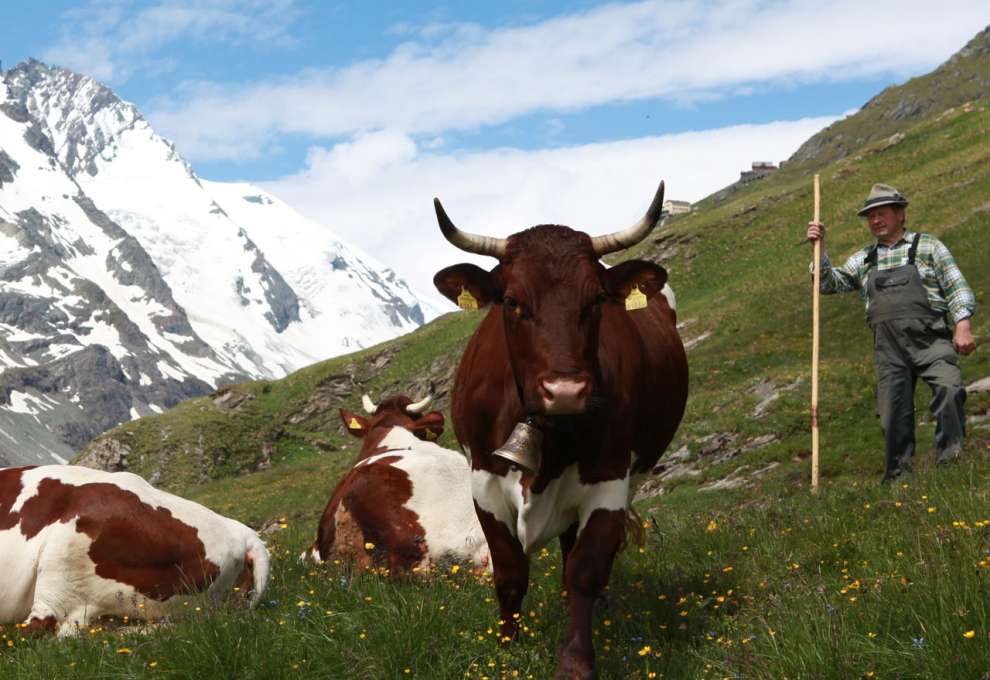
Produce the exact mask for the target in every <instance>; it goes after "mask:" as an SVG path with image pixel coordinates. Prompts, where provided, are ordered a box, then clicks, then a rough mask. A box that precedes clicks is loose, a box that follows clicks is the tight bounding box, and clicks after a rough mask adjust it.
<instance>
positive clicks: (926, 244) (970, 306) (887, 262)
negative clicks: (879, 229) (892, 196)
mask: <svg viewBox="0 0 990 680" xmlns="http://www.w3.org/2000/svg"><path fill="white" fill-rule="evenodd" d="M913 240H914V232H913V231H910V230H905V232H904V235H903V236H901V239H900V240H899V241H898V242H897V243H895V244H894V245H892V246H885V245H884V244H882V243H878V244H877V268H878V269H879V270H881V271H883V270H886V269H894V268H896V267H901V266H903V265H905V264H907V261H908V251H909V250H910V249H911V241H913ZM872 247H873V246H872V245H870V246H866V247H865V248H863V249H862V250H860V251H858V252H856V253H855V254H854V255H853V256H852V257H850V258H849V259H848V260H846V263H845V264H844V265H842V266H841V267H833V266H832V263H831V262H830V261H829V258H828V255H826V254H825V253H822V261H821V269H822V271H821V291H822V293H825V294H829V293H848V292H850V291H854V290H857V289H858V290H859V293H860V295H861V296H862V298H863V301H864V302H865V304H866V309H867V310H869V308H870V300H869V298H868V297H867V295H866V279H867V275H868V273H869V270H868V269H867V267H866V256H867V254H869V252H870V249H871V248H872ZM914 263H915V266H916V267H917V268H918V273H919V274H921V282H922V283H923V284H924V286H925V290H926V291H927V292H928V304H930V305H931V307H932V309H934V310H935V311H937V312H941V313H942V314H945V315H946V318H947V319H948V320H949V321H951V322H952V325H953V326H955V325H956V324H957V323H959V322H960V321H962V320H963V319H966V318H969V317H971V316H973V312H974V311H975V309H976V297H975V296H974V295H973V289H972V288H970V287H969V284H968V283H966V279H965V278H963V275H962V272H961V271H959V267H958V266H957V265H956V261H955V259H954V258H953V257H952V253H950V252H949V249H948V248H946V247H945V244H943V243H942V242H941V241H939V240H938V239H937V238H935V237H934V236H931V235H930V234H922V235H921V239H919V241H918V252H917V255H916V256H915V261H914Z"/></svg>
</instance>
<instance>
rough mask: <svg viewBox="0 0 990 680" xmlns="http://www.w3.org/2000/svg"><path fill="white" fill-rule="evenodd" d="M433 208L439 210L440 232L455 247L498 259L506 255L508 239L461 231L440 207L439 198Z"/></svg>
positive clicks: (435, 200) (434, 202) (435, 199)
mask: <svg viewBox="0 0 990 680" xmlns="http://www.w3.org/2000/svg"><path fill="white" fill-rule="evenodd" d="M433 207H434V208H436V209H437V222H439V223H440V231H442V232H443V236H444V238H446V239H447V240H448V241H450V242H451V243H453V244H454V245H455V246H457V247H458V248H460V249H461V250H466V251H467V252H469V253H477V254H478V255H491V256H492V257H497V258H501V257H502V256H504V255H505V244H506V243H507V241H506V239H504V238H492V237H491V236H480V235H479V234H470V233H468V232H466V231H461V230H460V229H458V228H457V227H455V226H454V223H453V222H451V221H450V218H449V217H447V213H446V212H445V211H444V209H443V206H442V205H440V199H439V198H434V199H433Z"/></svg>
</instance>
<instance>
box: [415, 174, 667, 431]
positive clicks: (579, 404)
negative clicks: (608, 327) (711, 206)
mask: <svg viewBox="0 0 990 680" xmlns="http://www.w3.org/2000/svg"><path fill="white" fill-rule="evenodd" d="M663 189H664V185H663V182H661V183H660V187H659V189H658V190H657V193H656V196H655V197H654V198H653V203H652V204H651V205H650V209H649V210H648V211H647V213H646V215H645V216H644V217H643V219H641V220H640V221H639V222H637V223H636V224H635V225H633V226H632V227H630V228H628V229H625V230H622V231H618V232H615V233H612V234H607V235H605V236H596V237H594V238H592V237H590V236H588V235H587V234H585V233H583V232H579V231H574V230H572V229H570V228H568V227H562V226H557V225H540V226H536V227H532V228H531V229H527V230H525V231H522V232H519V233H518V234H513V235H512V236H510V237H508V238H507V239H497V238H491V237H487V236H478V235H475V234H469V233H466V232H462V231H460V230H459V229H458V228H457V227H455V226H454V224H453V223H452V222H451V220H450V218H449V217H447V213H446V212H445V211H444V209H443V206H441V205H440V201H439V200H438V199H434V205H435V207H436V212H437V220H438V221H439V223H440V230H441V231H442V232H443V235H444V236H445V237H446V238H447V240H448V241H450V242H451V243H453V244H454V245H455V246H457V247H458V248H460V249H461V250H465V251H467V252H471V253H478V254H481V255H491V256H492V257H496V258H498V261H499V264H498V265H497V266H496V267H495V268H494V269H492V270H491V271H485V270H484V269H481V268H480V267H477V266H475V265H473V264H457V265H454V266H452V267H447V268H446V269H442V270H441V271H439V272H438V273H437V275H436V276H435V277H434V278H433V283H434V284H435V285H436V287H437V289H438V290H439V291H440V292H441V293H443V294H444V295H445V296H446V297H447V298H449V299H450V300H452V301H454V302H458V300H459V299H460V301H461V304H462V306H463V303H464V300H465V299H466V300H468V302H469V304H477V306H478V307H485V306H487V305H499V306H501V308H502V310H501V313H502V316H503V319H504V327H505V334H506V343H507V346H508V353H509V357H510V362H511V364H512V371H513V373H514V375H515V381H516V385H517V387H518V389H519V392H520V394H521V396H522V400H523V407H524V409H525V411H526V413H528V414H546V415H565V414H576V413H583V412H584V411H585V410H586V408H587V407H588V404H589V401H591V400H592V399H593V398H594V396H595V391H596V383H598V382H599V381H600V377H599V370H598V362H597V356H598V335H599V329H600V324H601V315H602V310H603V308H604V307H605V306H606V305H616V306H618V305H624V304H625V300H626V298H627V297H628V296H629V295H630V293H631V292H633V291H636V290H638V291H639V292H640V293H642V294H643V295H645V297H646V299H647V300H649V299H651V298H653V296H655V295H656V294H657V293H659V292H660V289H661V288H663V286H664V283H665V282H666V280H667V272H666V271H664V269H663V267H660V266H659V265H656V264H653V263H652V262H646V261H644V260H630V261H627V262H623V263H622V264H620V265H618V266H616V267H612V268H611V269H606V268H605V267H604V266H603V265H602V263H601V262H600V261H599V258H600V257H602V256H603V255H605V254H607V253H614V252H617V251H620V250H623V249H625V248H628V247H630V246H632V245H634V244H636V243H638V242H639V241H641V240H642V239H644V238H645V237H646V235H647V234H649V233H650V231H651V230H652V229H653V228H654V227H655V226H656V223H657V220H658V219H659V218H660V210H661V207H662V205H663ZM467 296H469V297H467ZM622 309H624V307H623V308H622Z"/></svg>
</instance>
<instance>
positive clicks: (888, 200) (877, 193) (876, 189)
mask: <svg viewBox="0 0 990 680" xmlns="http://www.w3.org/2000/svg"><path fill="white" fill-rule="evenodd" d="M907 204H908V201H907V199H906V198H904V196H903V194H901V192H900V191H898V190H897V189H895V188H894V187H892V186H890V185H889V184H874V185H873V188H872V189H870V195H869V196H867V197H866V200H865V201H863V207H862V208H860V210H859V212H858V213H856V214H857V215H859V216H860V217H862V216H863V215H865V214H866V213H867V212H869V211H870V210H872V209H873V208H876V207H878V206H881V205H907Z"/></svg>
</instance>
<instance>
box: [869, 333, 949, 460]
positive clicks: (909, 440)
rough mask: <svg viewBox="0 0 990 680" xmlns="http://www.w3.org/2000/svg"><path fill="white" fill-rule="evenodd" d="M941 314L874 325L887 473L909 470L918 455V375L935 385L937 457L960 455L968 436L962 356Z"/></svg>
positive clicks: (879, 412)
mask: <svg viewBox="0 0 990 680" xmlns="http://www.w3.org/2000/svg"><path fill="white" fill-rule="evenodd" d="M949 337H950V333H949V331H948V328H947V326H946V324H945V322H944V321H943V320H941V319H931V318H928V319H924V318H908V319H893V320H889V321H880V322H878V323H876V324H874V326H873V356H874V361H875V363H876V369H877V413H878V415H879V417H880V427H881V429H882V430H883V435H884V443H885V445H886V449H887V460H886V472H885V475H884V476H885V478H888V479H889V478H893V477H896V476H898V475H899V474H901V473H902V472H909V471H910V469H911V468H910V461H911V458H912V457H913V456H914V450H915V436H914V425H915V422H914V415H915V414H914V390H915V385H916V383H917V380H918V378H921V379H922V380H924V381H925V383H926V384H927V385H928V387H929V388H930V389H931V392H932V398H931V401H930V402H929V404H928V407H929V409H930V410H931V412H932V414H933V415H934V416H935V452H936V457H935V460H936V463H939V464H943V463H947V462H949V461H951V460H953V459H955V458H956V457H958V456H959V453H960V451H961V449H962V442H963V439H964V438H965V436H966V415H965V411H964V409H963V405H964V404H965V402H966V389H965V388H964V387H963V386H962V374H961V373H960V371H959V356H958V354H956V350H955V348H954V347H953V346H952V342H951V340H950V339H949Z"/></svg>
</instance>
